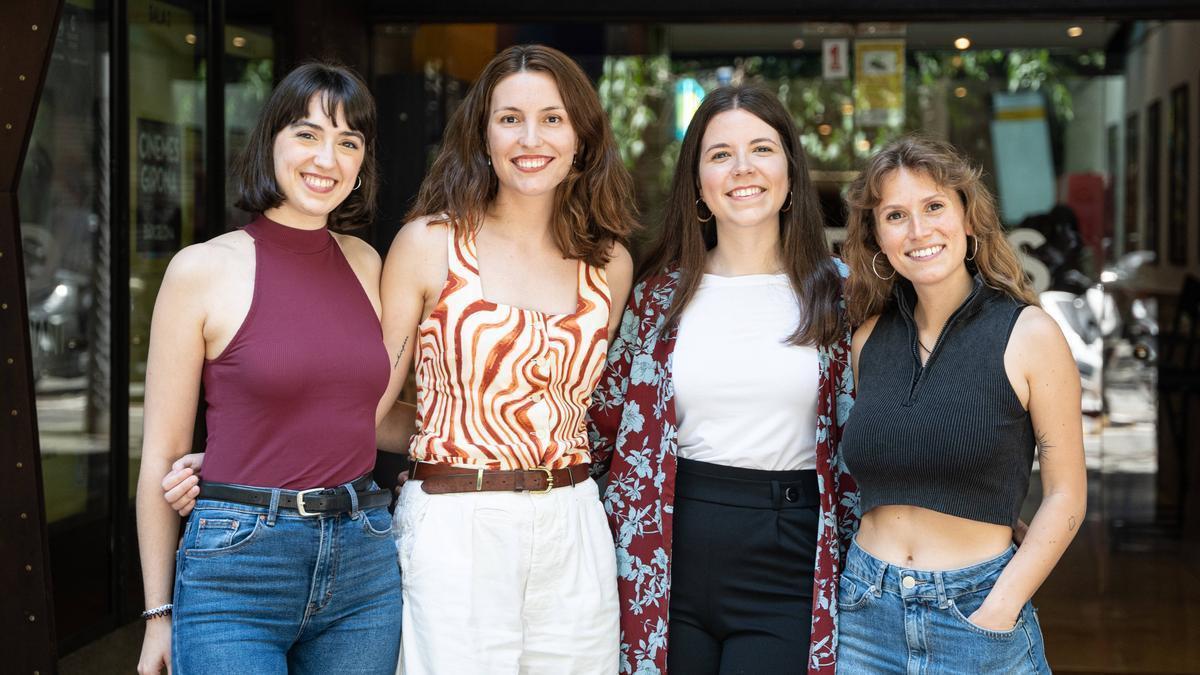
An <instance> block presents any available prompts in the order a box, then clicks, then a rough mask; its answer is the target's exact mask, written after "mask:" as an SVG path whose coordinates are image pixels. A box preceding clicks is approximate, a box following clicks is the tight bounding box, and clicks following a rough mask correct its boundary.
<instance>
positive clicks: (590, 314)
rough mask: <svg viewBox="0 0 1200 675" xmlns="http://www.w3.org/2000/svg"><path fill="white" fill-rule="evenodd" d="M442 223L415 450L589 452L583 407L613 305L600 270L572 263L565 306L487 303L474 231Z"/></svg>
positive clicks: (493, 465) (570, 461)
mask: <svg viewBox="0 0 1200 675" xmlns="http://www.w3.org/2000/svg"><path fill="white" fill-rule="evenodd" d="M447 230H449V234H448V236H447V246H448V251H449V262H450V264H449V269H448V271H447V274H446V285H445V286H444V287H443V289H442V294H441V297H440V298H439V299H438V303H437V305H436V306H435V307H434V309H433V312H431V313H430V315H429V316H428V317H427V318H426V319H425V320H424V321H422V322H421V324H420V326H418V337H419V343H418V346H419V350H420V351H419V353H418V354H417V369H416V377H417V426H418V431H417V433H416V435H415V436H414V437H413V443H412V447H411V450H410V452H411V454H412V456H413V458H414V459H415V460H417V461H422V462H441V463H449V464H458V465H468V466H475V467H481V468H487V469H493V470H495V469H499V470H508V469H529V468H533V467H538V466H544V467H547V468H550V469H559V468H563V467H567V466H573V465H575V464H581V463H585V462H587V461H589V457H590V454H589V449H588V439H587V429H586V422H585V416H586V414H587V410H588V405H589V404H590V403H591V398H592V390H593V389H595V387H596V383H597V381H598V380H599V378H600V373H601V371H602V370H603V368H604V362H605V352H606V351H607V349H608V319H609V314H610V311H611V307H612V298H611V295H610V292H609V288H608V282H607V280H606V278H605V274H604V270H603V269H602V268H598V267H593V266H590V265H588V264H586V263H585V262H583V261H580V262H579V273H578V275H577V279H578V282H577V284H578V290H577V292H576V296H577V300H576V306H575V311H574V312H571V313H570V314H545V313H543V312H538V311H534V310H529V309H522V308H519V307H513V306H510V305H504V304H500V303H496V302H491V301H488V300H485V299H484V298H483V287H482V284H481V283H480V280H479V260H478V257H477V253H476V244H475V239H474V236H473V235H471V234H467V235H462V236H459V235H456V234H455V233H454V231H453V228H449V227H448V228H447Z"/></svg>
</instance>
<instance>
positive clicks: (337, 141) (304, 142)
mask: <svg viewBox="0 0 1200 675" xmlns="http://www.w3.org/2000/svg"><path fill="white" fill-rule="evenodd" d="M364 145H365V144H364V141H363V135H362V134H361V133H359V132H357V131H354V130H353V129H349V128H348V127H347V126H346V121H345V119H344V117H343V114H342V109H341V107H340V106H339V107H338V108H337V109H336V110H335V111H334V119H330V117H329V116H328V115H326V114H325V110H324V107H323V106H322V105H321V94H319V93H318V94H314V95H313V97H312V98H310V99H309V101H308V112H307V114H306V115H305V116H304V117H302V118H301V119H298V120H296V121H295V122H292V123H291V124H289V125H288V126H286V127H284V128H283V130H282V131H280V132H279V133H278V134H276V135H275V144H274V146H273V150H272V157H273V160H274V164H275V182H276V183H277V184H278V185H279V191H280V192H281V193H282V194H283V197H284V201H283V203H282V204H280V205H279V206H278V207H276V208H274V209H270V210H268V212H267V217H268V218H271V219H272V220H275V221H277V222H280V223H283V224H285V225H291V226H293V227H305V228H316V227H322V226H324V225H325V221H326V219H327V216H328V215H329V212H330V211H333V210H334V209H335V208H337V207H338V205H339V204H341V203H342V202H343V201H344V200H345V199H346V197H347V196H348V195H349V194H350V191H351V190H353V189H354V183H355V181H356V179H357V178H358V170H359V168H360V167H361V166H362V163H363V153H364Z"/></svg>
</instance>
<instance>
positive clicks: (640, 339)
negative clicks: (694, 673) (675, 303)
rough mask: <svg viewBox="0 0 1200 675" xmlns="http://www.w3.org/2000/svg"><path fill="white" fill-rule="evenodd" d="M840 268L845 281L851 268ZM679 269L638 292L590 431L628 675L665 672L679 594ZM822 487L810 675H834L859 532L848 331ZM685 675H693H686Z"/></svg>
mask: <svg viewBox="0 0 1200 675" xmlns="http://www.w3.org/2000/svg"><path fill="white" fill-rule="evenodd" d="M835 262H836V264H837V266H838V270H839V272H840V273H841V274H842V276H843V277H844V276H845V275H846V274H847V268H846V266H845V265H844V264H843V263H842V262H841V261H840V260H836V259H835ZM678 282H679V272H678V270H675V269H671V270H665V271H664V272H663V273H662V274H659V275H657V276H654V277H651V278H649V279H647V280H645V281H643V282H641V283H639V284H637V286H636V287H635V288H634V289H633V293H632V295H631V297H630V299H629V305H628V307H627V308H626V310H625V314H624V316H623V317H622V318H621V328H620V333H619V335H618V336H617V338H616V340H615V341H614V342H613V344H612V345H611V346H610V348H609V352H608V364H607V367H606V369H605V371H604V374H603V375H602V376H601V378H600V384H599V385H598V387H597V389H596V393H595V394H594V395H593V397H592V407H591V411H590V418H591V419H590V428H589V434H590V436H591V442H592V461H593V462H594V465H595V466H596V468H597V471H600V472H603V471H604V469H605V467H607V468H608V471H609V475H608V485H607V488H606V490H605V493H604V508H605V510H606V511H607V512H608V519H609V524H610V525H611V526H612V530H613V537H614V539H615V540H616V547H617V575H618V580H617V585H618V590H619V594H620V602H621V671H620V672H622V673H638V674H639V675H650V674H664V673H666V671H667V637H668V636H667V611H668V604H669V602H670V597H671V519H672V514H673V511H674V502H675V452H676V449H677V447H678V445H677V442H676V416H675V404H674V401H673V397H674V393H675V392H674V386H673V384H672V382H673V380H672V377H671V362H672V358H671V355H672V352H673V351H674V348H675V331H671V332H670V333H668V334H665V335H663V334H661V328H662V325H663V323H664V320H665V318H666V313H667V310H668V308H669V307H670V306H671V300H672V299H673V298H674V296H675V287H676V285H677V284H678ZM818 352H819V355H820V364H821V371H820V385H819V386H820V393H819V396H818V399H817V407H818V410H817V484H818V486H819V488H820V493H821V500H820V502H821V505H820V526H819V529H818V533H817V552H816V571H815V573H814V583H813V613H812V646H811V649H810V651H809V658H808V672H809V673H832V672H834V658H835V656H836V652H837V586H838V572H839V570H840V567H841V561H842V559H843V556H844V555H845V552H846V549H847V547H848V546H849V544H850V538H851V536H852V535H853V533H854V531H855V530H856V529H857V527H858V492H857V490H856V487H855V484H854V480H853V479H852V478H851V477H850V475H849V474H848V473H846V469H845V466H844V465H843V463H842V460H841V457H840V456H839V455H838V443H839V441H840V440H841V435H842V426H843V425H844V424H845V422H846V417H847V415H848V414H849V413H850V407H851V406H852V405H853V400H854V399H853V383H854V380H853V377H852V374H851V371H850V366H849V363H850V333H849V330H847V331H846V333H845V335H843V337H842V339H840V340H838V342H837V343H836V344H835V345H833V346H832V347H820V348H819V349H818ZM680 675H685V674H680Z"/></svg>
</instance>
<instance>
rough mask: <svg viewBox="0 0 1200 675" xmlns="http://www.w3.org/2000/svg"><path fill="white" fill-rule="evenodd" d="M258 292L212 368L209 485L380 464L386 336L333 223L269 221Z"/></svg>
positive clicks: (284, 484) (345, 474)
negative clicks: (378, 412) (302, 225)
mask: <svg viewBox="0 0 1200 675" xmlns="http://www.w3.org/2000/svg"><path fill="white" fill-rule="evenodd" d="M245 231H246V232H247V233H248V234H249V235H250V236H251V237H253V238H254V248H255V272H254V299H253V300H252V301H251V304H250V311H249V313H248V314H247V315H246V318H245V320H244V321H243V322H242V325H241V327H240V328H239V329H238V332H237V334H236V335H235V336H234V337H233V340H232V341H231V342H230V343H229V346H228V347H226V348H225V351H223V352H222V353H221V354H220V356H218V357H217V358H215V359H213V360H211V361H207V362H206V363H205V364H204V389H205V400H206V401H207V402H208V415H207V418H206V419H207V422H208V448H207V452H206V455H205V460H204V469H203V471H202V476H203V478H204V480H207V481H216V482H222V483H239V484H242V485H256V486H261V487H279V488H287V489H292V490H298V489H306V488H312V487H331V486H336V485H340V484H342V483H346V482H348V481H350V480H352V479H354V478H356V477H358V476H361V475H363V474H364V473H367V472H368V471H370V470H371V467H372V465H373V464H374V463H375V408H376V406H377V405H378V404H379V398H380V397H381V396H383V391H384V389H386V388H387V383H388V371H389V369H388V356H387V350H386V349H385V348H384V346H383V331H382V329H381V328H380V327H379V318H378V317H377V316H376V314H375V309H374V308H373V307H372V306H371V301H370V300H369V299H368V298H367V294H366V292H365V291H364V290H363V287H362V284H361V283H360V282H359V280H358V277H356V276H355V274H354V270H353V269H351V267H350V263H349V262H347V261H346V257H345V255H343V254H342V250H341V247H339V246H338V245H337V242H335V241H334V239H333V235H331V234H330V233H329V232H328V231H327V230H325V229H320V230H300V229H296V228H292V227H287V226H286V225H281V224H279V223H276V222H274V221H272V220H269V219H267V218H266V217H259V218H258V219H256V220H255V221H254V222H252V223H250V224H249V225H247V226H246V230H245Z"/></svg>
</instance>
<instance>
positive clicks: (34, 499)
mask: <svg viewBox="0 0 1200 675" xmlns="http://www.w3.org/2000/svg"><path fill="white" fill-rule="evenodd" d="M62 5H63V0H7V1H6V2H4V3H0V533H3V534H0V588H3V589H4V593H5V598H4V602H3V603H0V654H4V657H3V659H4V669H5V670H6V671H7V672H13V673H53V672H55V670H56V661H57V659H56V656H55V645H54V638H55V636H54V614H53V611H52V608H53V601H52V596H51V585H50V572H49V566H48V565H47V562H48V557H49V556H48V553H47V551H48V548H47V540H46V508H45V500H44V498H43V495H42V461H41V452H40V450H39V447H38V432H37V416H36V412H37V410H36V407H35V402H34V395H33V370H32V363H31V356H30V344H29V308H28V307H27V306H26V302H25V269H24V266H23V264H22V255H21V232H20V213H19V211H18V209H17V183H18V182H19V181H20V178H21V166H22V164H23V163H24V160H25V150H26V149H27V148H28V146H29V135H30V132H31V131H32V130H33V120H34V116H35V113H36V112H37V105H38V99H39V98H40V97H41V92H42V83H43V82H44V81H45V78H46V71H47V69H48V68H49V65H50V54H51V51H52V50H53V48H54V35H55V32H56V31H57V28H58V19H59V16H60V15H61V13H62Z"/></svg>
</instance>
